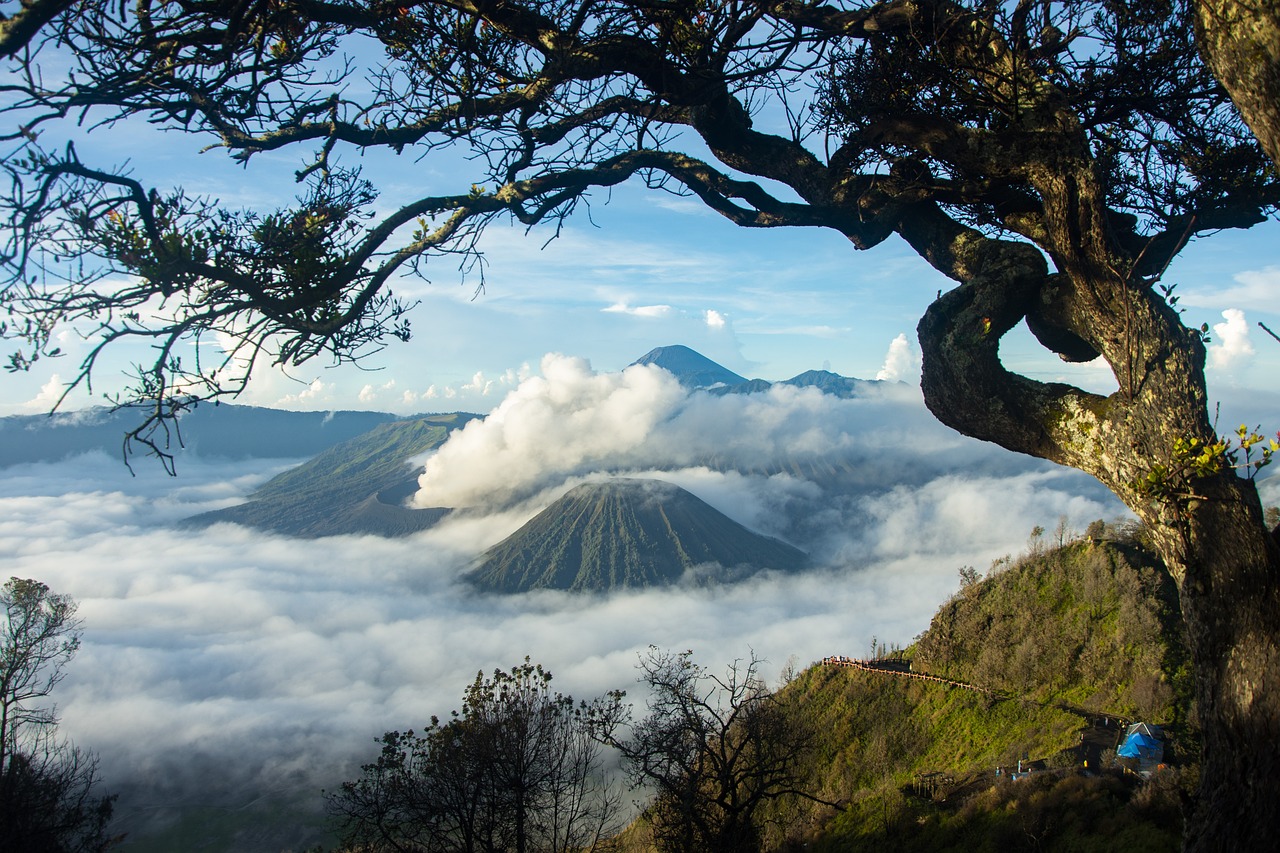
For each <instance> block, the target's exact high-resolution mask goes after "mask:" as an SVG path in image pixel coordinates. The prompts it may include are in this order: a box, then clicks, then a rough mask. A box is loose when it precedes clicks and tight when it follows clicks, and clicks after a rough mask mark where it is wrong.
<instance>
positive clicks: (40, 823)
mask: <svg viewBox="0 0 1280 853" xmlns="http://www.w3.org/2000/svg"><path fill="white" fill-rule="evenodd" d="M0 607H2V608H3V610H4V624H3V626H0V734H2V736H0V839H3V840H4V842H5V844H6V845H9V846H6V848H5V849H12V850H23V851H32V853H97V851H102V850H106V849H107V848H109V847H110V846H112V844H113V843H114V839H111V838H109V837H108V836H107V834H106V825H107V823H108V822H109V821H110V819H111V814H112V809H113V803H114V801H115V798H114V797H98V796H96V795H95V794H94V788H95V786H96V783H97V767H98V764H97V759H96V758H94V757H93V756H92V755H89V754H87V753H84V752H82V751H81V750H79V749H78V748H76V747H75V746H73V745H71V744H69V743H67V742H65V741H64V740H62V739H61V738H59V737H58V735H57V724H58V715H57V710H56V708H55V706H54V705H53V704H52V702H51V701H50V700H49V696H50V694H52V693H53V689H54V688H55V687H56V686H57V685H58V682H60V681H61V680H62V676H63V667H64V666H65V665H66V664H67V662H68V661H70V660H71V658H72V657H73V656H74V655H75V653H76V650H77V649H78V648H79V647H80V622H79V620H78V619H76V616H75V613H76V603H75V602H74V601H73V600H72V599H71V598H70V597H69V596H66V595H57V594H54V593H52V592H50V591H49V587H47V586H46V585H45V584H43V583H40V582H39V581H35V580H23V579H21V578H16V577H15V578H10V579H9V581H8V582H7V583H6V584H5V585H4V587H3V588H0Z"/></svg>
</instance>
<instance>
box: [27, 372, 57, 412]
mask: <svg viewBox="0 0 1280 853" xmlns="http://www.w3.org/2000/svg"><path fill="white" fill-rule="evenodd" d="M66 390H67V384H66V383H65V382H63V381H62V377H61V376H59V375H58V374H56V373H55V374H53V375H52V376H50V377H49V381H48V382H46V383H44V384H43V385H41V386H40V392H39V393H38V394H36V395H35V396H34V397H32V398H31V399H30V400H27V401H26V402H25V403H22V404H21V405H20V406H19V408H20V409H21V410H23V411H26V412H37V413H38V412H51V411H53V407H54V406H56V405H57V404H58V401H59V400H60V399H62V395H63V393H65V392H66Z"/></svg>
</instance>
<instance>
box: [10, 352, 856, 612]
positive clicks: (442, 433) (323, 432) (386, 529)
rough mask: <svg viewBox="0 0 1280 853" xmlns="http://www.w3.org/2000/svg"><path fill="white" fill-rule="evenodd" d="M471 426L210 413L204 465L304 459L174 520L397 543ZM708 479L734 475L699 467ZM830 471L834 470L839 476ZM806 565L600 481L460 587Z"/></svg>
mask: <svg viewBox="0 0 1280 853" xmlns="http://www.w3.org/2000/svg"><path fill="white" fill-rule="evenodd" d="M634 363H635V364H644V365H653V366H656V367H659V368H661V369H663V370H666V371H668V372H670V373H671V374H672V375H674V376H675V377H676V379H677V380H679V382H680V383H681V384H682V385H683V386H684V387H686V388H688V389H689V390H690V393H708V394H714V395H721V394H751V393H761V392H767V391H768V390H769V389H770V388H771V387H773V385H774V384H781V385H787V386H794V387H802V388H816V389H818V390H820V391H822V392H823V393H824V394H831V395H833V396H837V397H843V398H849V397H855V396H858V395H859V394H861V393H864V392H865V391H866V390H867V389H869V388H872V387H874V386H875V385H876V384H878V383H874V382H868V381H865V380H860V379H853V378H849V377H844V376H839V375H837V374H834V373H830V372H828V371H819V370H814V371H808V372H806V373H802V374H800V375H798V376H796V377H793V378H791V379H788V380H785V381H784V382H782V383H771V382H768V381H766V380H762V379H751V380H748V379H745V378H744V377H742V376H740V375H738V374H736V373H734V372H733V371H730V370H728V369H726V368H724V367H722V366H721V365H719V364H716V363H715V362H714V361H712V360H711V359H708V358H706V357H705V356H703V355H701V354H699V353H697V352H695V351H694V350H692V349H689V348H688V347H684V346H665V347H658V348H656V349H654V350H652V351H651V352H649V353H647V354H646V355H644V356H642V357H641V358H640V359H637V360H636V362H634ZM133 417H134V416H133V415H132V413H131V412H129V411H128V410H127V409H126V410H121V411H118V412H111V411H108V410H89V411H87V412H81V413H72V414H70V415H61V414H59V415H54V416H52V417H49V416H42V417H39V418H37V417H19V418H5V419H2V420H0V437H3V438H5V439H7V440H4V441H0V450H2V451H3V452H0V465H6V464H14V463H15V462H18V461H36V460H54V459H59V458H65V457H66V456H69V455H73V454H75V453H79V452H85V451H87V450H92V449H107V448H110V447H112V445H113V444H114V445H115V446H116V447H118V446H119V442H120V438H121V436H122V434H123V432H124V431H125V429H126V428H127V427H128V426H130V425H131V423H132V421H131V420H130V419H131V418H133ZM478 417H480V416H479V415H474V414H468V413H461V412H459V413H451V414H433V415H422V416H417V417H407V418H397V417H395V416H392V415H386V414H379V413H373V412H331V413H314V412H313V413H304V412H283V411H275V410H270V409H259V408H254V407H246V406H233V405H219V406H206V407H201V408H198V409H196V410H195V411H193V412H191V413H190V414H188V415H187V416H185V417H184V419H183V421H182V424H181V425H182V428H183V433H184V443H185V445H186V446H187V448H188V449H189V452H195V453H199V454H201V455H210V456H239V457H287V456H291V455H292V456H300V455H308V454H314V455H313V457H312V458H311V459H310V460H309V461H307V462H306V463H304V464H302V465H299V466H297V467H295V468H293V469H290V470H289V471H286V472H284V473H283V474H280V475H278V476H277V477H275V478H273V479H272V480H270V481H269V482H267V483H266V484H265V485H263V486H262V487H260V488H259V489H258V490H257V491H255V492H254V493H253V494H252V495H250V498H249V500H248V501H246V502H244V503H241V504H238V505H235V506H230V507H226V508H223V509H219V510H215V511H212V512H207V513H203V514H201V515H198V516H194V517H192V518H190V519H188V520H187V521H186V522H185V524H187V525H188V526H192V527H204V526H208V525H211V524H217V523H224V522H229V523H235V524H240V525H243V526H246V527H252V528H255V529H258V530H265V531H270V532H273V533H277V534H282V535H287V536H297V537H305V538H315V537H322V536H332V535H340V534H373V535H379V536H388V537H394V536H406V535H410V534H413V533H416V532H419V531H422V530H425V529H427V528H429V527H431V526H433V525H435V524H436V523H438V522H439V521H440V520H441V519H442V518H444V517H445V516H446V515H448V514H449V513H450V512H451V511H452V509H451V508H450V507H432V508H411V507H408V506H406V505H405V502H406V500H407V499H408V498H409V497H410V496H411V495H413V494H414V493H415V492H416V491H417V490H418V477H419V475H420V474H421V473H422V472H423V470H424V469H423V466H422V464H421V463H420V462H418V461H415V457H420V456H422V455H423V454H426V453H429V452H431V451H433V450H435V449H437V448H439V447H440V446H441V445H442V444H443V443H444V442H445V441H446V440H447V439H448V437H449V435H450V433H451V432H452V431H453V430H456V429H460V428H462V427H464V426H465V425H466V424H467V423H468V422H470V421H471V420H473V419H476V418H478ZM699 464H702V465H705V466H706V467H708V468H710V469H712V470H730V469H735V470H738V469H742V466H743V464H746V465H747V467H748V468H750V467H751V463H750V462H747V463H743V462H742V461H741V460H739V461H738V462H737V463H733V462H731V461H729V460H720V459H717V458H715V457H714V454H713V455H712V456H711V457H708V458H706V459H703V460H700V462H699ZM850 464H852V463H850V462H848V461H847V460H841V459H834V458H829V455H828V454H812V453H811V454H809V455H808V456H803V457H801V456H797V457H796V458H795V459H791V460H785V459H784V460H783V461H781V462H779V461H777V460H774V461H768V460H762V461H761V462H760V464H759V465H758V466H756V467H758V468H759V470H755V469H754V468H752V469H751V470H742V471H741V472H742V473H744V474H753V475H754V474H763V475H766V476H769V475H773V474H778V473H787V474H791V475H797V476H800V477H802V478H807V479H814V480H825V481H831V480H832V479H833V478H834V479H840V478H849V477H851V476H854V472H852V471H851V470H846V469H847V468H848V466H849V465H850ZM842 466H844V467H842ZM806 561H807V557H806V555H805V554H804V553H803V552H802V551H799V550H797V549H796V548H794V547H792V546H790V545H787V544H786V543H783V542H781V541H779V540H777V539H771V538H768V537H765V536H761V535H759V534H757V533H754V532H752V531H750V530H748V529H746V528H744V527H742V526H741V525H739V524H738V523H737V522H734V521H732V520H731V519H729V518H728V517H726V516H724V515H723V514H721V513H719V512H718V511H717V510H715V509H714V508H712V507H711V506H709V505H707V504H706V503H704V502H702V501H701V500H699V499H698V498H696V497H695V496H693V495H692V494H690V493H689V492H686V491H684V490H683V489H679V488H677V487H675V486H673V485H671V484H668V483H661V482H658V481H652V480H651V481H643V482H642V481H628V480H614V481H609V482H606V483H592V484H588V485H585V486H581V487H579V488H577V489H575V490H573V491H571V492H570V493H568V494H566V495H565V496H564V497H562V498H561V499H560V500H559V501H557V502H555V503H554V504H553V505H552V506H550V507H547V508H546V509H545V510H543V511H542V512H541V513H539V514H538V516H537V517H536V518H534V519H532V520H531V521H529V522H528V523H527V524H526V525H525V526H524V527H522V528H521V529H520V530H518V531H517V532H516V533H515V534H513V535H512V536H511V537H509V538H508V539H506V540H504V541H503V542H501V543H499V544H497V545H495V546H494V547H493V548H491V549H490V550H489V551H488V552H486V553H485V554H484V555H482V556H481V557H480V558H478V559H477V561H476V563H475V564H474V565H473V567H472V569H471V571H470V572H469V573H468V575H467V578H468V579H469V580H470V581H471V582H472V583H473V584H475V585H476V586H477V587H479V588H481V589H485V590H492V591H501V592H516V591H522V590H528V589H538V588H557V589H572V590H587V589H590V590H597V591H607V590H612V589H617V588H621V587H635V586H651V585H655V584H672V583H679V582H689V581H690V579H698V580H700V581H703V582H706V581H711V580H729V579H733V578H736V577H739V576H741V575H743V574H746V573H749V572H750V571H754V570H757V569H763V568H768V569H778V570H784V571H794V570H797V569H799V568H802V567H803V566H804V565H805V564H806Z"/></svg>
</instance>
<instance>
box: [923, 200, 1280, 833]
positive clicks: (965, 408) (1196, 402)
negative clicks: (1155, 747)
mask: <svg viewBox="0 0 1280 853" xmlns="http://www.w3.org/2000/svg"><path fill="white" fill-rule="evenodd" d="M917 219H918V221H916V222H912V223H908V224H907V228H906V231H907V232H908V233H911V234H915V235H917V236H918V237H919V238H920V242H921V245H924V244H926V243H927V244H929V245H931V246H933V247H934V251H935V257H937V256H938V253H939V252H941V253H942V254H945V252H946V251H947V249H946V248H945V247H954V248H955V253H956V254H955V257H954V258H951V259H950V262H949V263H948V264H947V265H948V266H949V268H950V269H953V270H956V271H958V272H959V273H961V274H962V275H963V278H962V279H961V280H962V282H963V283H962V284H961V285H960V286H959V287H957V288H955V289H954V290H952V291H950V292H948V293H946V294H943V295H942V296H941V297H940V298H939V299H938V300H937V301H936V302H935V303H934V304H933V305H932V306H930V308H929V310H928V311H927V312H926V313H925V315H924V317H923V319H922V320H921V321H920V326H919V336H920V344H921V349H922V354H923V368H924V369H923V375H922V380H921V387H922V388H923V390H924V395H925V401H926V403H927V404H928V405H929V408H930V409H931V410H932V411H933V412H934V414H935V415H936V416H937V417H938V418H939V420H941V421H942V422H944V423H946V424H947V425H949V426H952V427H954V428H955V429H957V430H959V431H960V432H962V433H965V434H966V435H970V436H973V437H975V438H980V439H983V440H987V441H993V442H995V443H997V444H1000V445H1002V446H1004V447H1006V448H1009V449H1011V450H1015V451H1018V452H1021V453H1027V454H1031V455H1034V456H1039V457H1042V458H1045V459H1049V460H1052V461H1055V462H1058V463H1061V464H1065V465H1070V466H1071V467H1074V468H1078V469H1080V470H1082V471H1085V472H1086V473H1089V474H1092V475H1093V476H1095V477H1097V478H1098V479H1099V480H1101V481H1102V482H1103V483H1104V484H1106V485H1107V486H1108V487H1109V488H1111V489H1112V491H1114V492H1115V493H1116V494H1117V495H1118V496H1119V497H1120V499H1121V500H1123V501H1124V502H1125V504H1126V505H1128V506H1129V508H1130V509H1132V510H1133V511H1134V512H1135V513H1136V514H1137V515H1138V516H1139V518H1141V519H1142V520H1143V521H1144V522H1146V523H1147V525H1148V527H1149V528H1150V530H1151V531H1152V536H1153V539H1154V541H1155V545H1156V549H1157V551H1158V552H1159V554H1160V556H1161V557H1162V558H1163V559H1164V562H1165V564H1166V566H1167V567H1168V569H1169V571H1170V572H1171V573H1172V575H1173V576H1174V578H1175V579H1176V580H1177V582H1178V585H1179V590H1180V596H1181V604H1182V613H1183V618H1184V620H1185V624H1186V629H1187V637H1188V642H1189V646H1190V649H1191V653H1192V658H1193V662H1194V664H1195V667H1196V699H1197V703H1198V716H1199V719H1200V722H1201V726H1202V729H1203V737H1204V747H1203V754H1202V764H1201V782H1200V796H1199V799H1198V803H1197V806H1196V808H1195V810H1194V812H1193V813H1192V814H1190V815H1188V820H1187V824H1186V838H1185V846H1184V849H1186V850H1188V851H1197V853H1199V851H1219V850H1220V851H1241V850H1261V849H1271V848H1272V847H1273V846H1274V844H1275V839H1277V838H1280V800H1277V796H1276V794H1277V792H1278V791H1280V547H1277V544H1276V542H1275V540H1274V539H1273V538H1272V537H1271V536H1270V535H1269V534H1268V533H1267V531H1266V528H1265V526H1264V525H1263V520H1262V508H1261V504H1260V502H1259V500H1258V496H1257V491H1256V489H1255V488H1254V486H1253V483H1252V482H1251V481H1249V480H1247V479H1244V478H1242V477H1239V476H1238V475H1237V473H1236V472H1235V471H1234V470H1231V469H1229V468H1227V469H1225V470H1221V471H1219V472H1218V473H1216V474H1212V475H1210V476H1197V475H1196V474H1197V472H1196V471H1195V470H1193V469H1191V468H1189V467H1187V466H1182V465H1180V462H1179V459H1180V457H1179V455H1178V452H1177V451H1176V450H1175V447H1176V446H1177V444H1178V443H1179V442H1187V441H1189V440H1191V439H1196V440H1198V441H1200V442H1202V443H1206V444H1210V445H1211V444H1213V442H1215V441H1216V440H1217V437H1216V435H1215V434H1214V431H1213V427H1212V425H1211V424H1210V422H1209V418H1208V409H1207V394H1206V392H1205V388H1204V371H1203V367H1204V346H1203V344H1202V342H1201V341H1200V339H1199V337H1198V336H1197V335H1195V334H1194V333H1192V332H1190V331H1189V330H1187V329H1186V328H1185V327H1184V326H1183V325H1182V324H1181V322H1180V320H1179V319H1178V316H1177V314H1176V312H1174V311H1173V310H1172V309H1171V308H1170V307H1169V306H1168V305H1167V304H1165V302H1164V301H1163V300H1162V299H1160V298H1159V297H1158V296H1156V295H1155V294H1153V293H1152V292H1151V289H1150V287H1149V286H1148V285H1145V284H1142V283H1134V282H1131V281H1129V280H1121V279H1120V278H1119V277H1118V276H1112V278H1111V279H1110V280H1108V279H1106V278H1105V277H1101V278H1094V279H1092V280H1090V279H1089V278H1088V271H1087V270H1085V271H1081V272H1077V274H1076V275H1074V276H1067V275H1063V274H1062V273H1050V272H1049V271H1048V269H1047V264H1046V261H1045V259H1044V256H1043V255H1041V254H1040V253H1039V252H1037V251H1036V250H1034V249H1032V248H1031V247H1029V246H1026V245H1020V244H1017V243H1011V242H1002V241H997V240H991V239H986V238H982V237H978V236H976V235H975V234H974V232H971V231H968V230H966V229H964V228H963V227H961V226H958V225H956V224H954V223H948V222H947V220H946V219H945V217H943V216H942V215H940V213H939V212H937V211H929V210H924V211H918V212H917ZM948 229H950V232H948ZM948 233H949V234H950V236H949V238H947V239H942V237H944V236H946V235H947V234H948ZM904 236H906V235H905V234H904ZM938 247H944V248H943V249H939V248H938ZM1060 266H1061V264H1060ZM1029 313H1032V314H1035V315H1036V318H1037V325H1041V326H1044V327H1045V328H1047V329H1049V330H1050V331H1051V333H1052V334H1049V335H1048V336H1047V337H1050V338H1052V337H1054V335H1058V336H1060V337H1061V338H1062V339H1070V340H1072V341H1075V342H1077V343H1084V344H1086V345H1087V346H1086V348H1092V349H1094V350H1095V351H1097V352H1100V353H1102V354H1103V355H1104V356H1105V357H1106V359H1107V361H1108V362H1109V364H1110V365H1111V368H1112V371H1113V373H1114V374H1115V376H1116V379H1117V382H1118V384H1119V386H1120V389H1119V390H1118V391H1116V392H1115V393H1114V394H1111V395H1110V396H1108V397H1102V396H1099V395H1096V394H1090V393H1087V392H1085V391H1082V390H1080V389H1078V388H1073V387H1071V386H1067V385H1061V384H1046V383H1039V382H1034V381H1032V380H1030V379H1027V378H1026V377H1022V376H1018V375H1016V374H1013V373H1010V372H1009V371H1007V370H1005V368H1004V367H1003V366H1002V365H1001V364H1000V360H999V352H998V350H999V340H1000V337H1001V336H1002V335H1003V334H1004V333H1005V332H1007V331H1008V330H1009V329H1011V328H1012V327H1013V326H1014V325H1015V324H1017V323H1018V322H1019V321H1020V320H1021V319H1023V318H1024V317H1025V316H1026V315H1027V314H1029ZM1033 328H1034V327H1033ZM1045 337H1046V336H1041V340H1042V342H1044V341H1045ZM1201 446H1202V447H1203V446H1204V444H1202V445H1201ZM1160 471H1164V472H1165V476H1163V477H1161V476H1159V472H1160ZM1153 475H1154V476H1155V480H1154V481H1153V480H1152V479H1151V477H1152V476H1153ZM1153 482H1154V483H1155V484H1156V485H1155V487H1154V488H1153V487H1152V483H1153Z"/></svg>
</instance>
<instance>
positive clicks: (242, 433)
mask: <svg viewBox="0 0 1280 853" xmlns="http://www.w3.org/2000/svg"><path fill="white" fill-rule="evenodd" d="M141 419H142V416H141V415H140V414H139V413H138V411H137V410H136V409H132V408H130V407H127V406H126V407H124V408H120V409H109V408H106V407H102V406H99V407H95V408H90V409H81V410H80V411H76V412H54V413H52V414H42V415H10V416H8V417H3V418H0V468H7V467H9V466H10V465H19V464H22V463H27V462H56V461H58V460H61V459H66V458H68V457H71V456H76V455H79V454H81V453H90V452H93V451H102V452H105V453H107V454H110V455H117V456H118V455H120V454H121V452H122V449H123V441H124V435H125V433H126V432H127V431H129V430H131V429H133V428H134V427H136V426H137V425H138V423H139V422H140V421H141ZM398 419H399V418H398V417H397V416H396V415H392V414H387V413H386V412H344V411H339V412H288V411H282V410H280V409H266V408H261V407H257V406H237V405H230V404H219V405H215V404H206V405H203V406H197V407H196V408H195V409H192V410H191V411H189V412H187V413H186V414H184V415H183V416H182V418H181V420H180V421H179V424H178V429H177V431H175V432H174V433H173V435H172V439H171V441H170V443H169V444H170V447H169V449H170V450H171V451H172V452H174V453H175V455H178V456H182V455H186V454H193V455H199V456H203V457H221V458H227V459H251V458H256V459H268V458H276V459H289V458H295V459H296V458H298V457H304V456H312V455H314V454H317V453H320V452H321V451H323V450H325V449H327V448H329V447H332V446H333V445H335V444H338V443H339V442H342V441H346V440H348V439H352V438H355V437H356V436H359V435H363V434H365V433H367V432H368V431H369V430H371V429H373V428H375V427H377V426H379V425H381V424H386V423H391V422H393V421H396V420H398Z"/></svg>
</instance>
